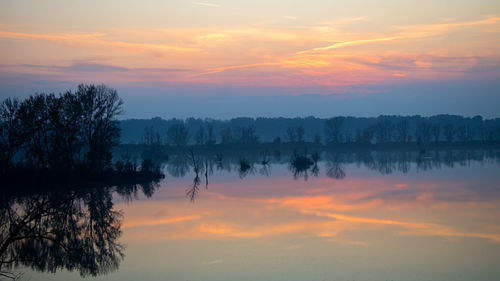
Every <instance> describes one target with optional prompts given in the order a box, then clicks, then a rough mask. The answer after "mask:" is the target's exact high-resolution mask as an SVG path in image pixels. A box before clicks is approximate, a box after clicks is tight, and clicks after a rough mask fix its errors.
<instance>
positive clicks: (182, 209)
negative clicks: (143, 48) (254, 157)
mask: <svg viewBox="0 0 500 281" xmlns="http://www.w3.org/2000/svg"><path fill="white" fill-rule="evenodd" d="M427 160H429V162H430V161H431V158H430V157H429V158H428V159H427ZM379 162H380V161H379ZM388 163H389V164H388V165H389V167H387V165H385V166H384V165H382V166H380V165H379V166H377V165H372V166H370V165H366V163H364V164H363V163H360V162H356V161H343V162H342V161H340V162H339V161H337V162H335V161H328V160H327V161H320V162H319V163H318V166H317V169H318V170H316V171H312V169H308V170H307V171H299V172H297V171H295V170H294V169H290V166H289V164H288V163H286V161H282V162H278V163H272V164H271V165H269V166H263V165H260V164H259V163H253V164H252V165H251V167H250V168H249V169H248V170H246V171H243V173H241V172H242V171H240V170H239V167H238V165H236V164H228V166H226V169H217V168H216V167H213V168H212V169H208V172H207V174H206V175H207V178H205V173H204V171H203V170H200V171H199V178H198V179H196V177H195V173H194V172H193V168H192V167H191V166H189V165H187V166H186V167H185V169H184V170H182V171H181V172H179V170H178V169H179V167H173V166H172V167H170V168H169V167H168V166H167V167H166V168H165V169H166V171H167V177H166V179H165V180H164V181H162V182H161V183H160V186H159V187H158V188H157V189H156V190H155V191H154V192H152V193H153V194H152V196H150V197H148V196H145V195H144V194H143V193H142V192H137V193H136V194H135V195H132V196H123V195H120V194H118V193H114V194H113V203H114V205H113V209H114V210H120V211H121V212H122V215H123V217H122V221H121V223H122V225H121V229H122V231H123V234H122V236H121V237H120V239H119V241H120V243H122V244H124V245H125V246H126V248H125V251H124V253H125V258H124V260H123V261H122V262H121V264H120V266H119V269H118V270H117V271H114V272H112V273H109V274H106V275H100V276H98V277H97V278H96V279H95V280H339V281H340V280H366V281H376V280H408V281H409V280H454V281H456V280H499V277H498V276H500V167H499V166H498V162H497V160H492V159H490V160H484V159H483V160H482V161H476V160H473V159H472V160H471V159H468V160H464V161H455V162H454V161H452V162H451V163H452V164H453V165H444V164H443V165H437V164H436V163H434V164H432V162H430V164H429V163H428V165H423V166H422V163H419V162H415V161H409V162H405V163H403V164H401V163H399V162H397V161H389V162H388ZM424 164H425V163H424ZM171 165H173V164H171ZM207 167H208V166H207ZM227 167H229V168H227ZM391 167H392V168H391ZM425 167H427V168H425ZM176 169H177V170H176ZM229 169H230V171H229ZM306 172H307V174H306ZM207 183H208V184H207ZM23 271H24V272H25V273H24V276H23V278H25V279H26V280H81V277H80V275H79V273H78V272H68V271H58V272H57V273H56V274H52V273H36V272H31V271H30V270H29V269H23ZM92 279H94V278H92Z"/></svg>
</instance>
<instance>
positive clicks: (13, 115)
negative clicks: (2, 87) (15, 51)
mask: <svg viewBox="0 0 500 281" xmlns="http://www.w3.org/2000/svg"><path fill="white" fill-rule="evenodd" d="M121 113H122V101H121V99H120V98H119V97H118V94H117V92H116V91H115V90H113V89H111V88H108V87H106V86H104V85H99V86H95V85H79V86H78V89H77V90H76V91H75V92H71V91H67V92H65V93H62V94H59V95H55V94H43V93H41V94H35V95H32V96H30V97H29V98H27V99H25V100H23V101H19V100H17V99H10V98H9V99H6V100H4V101H3V102H2V103H1V104H0V173H1V175H2V185H5V186H7V185H15V186H18V187H19V186H30V185H32V184H34V183H36V184H37V185H38V186H44V185H64V184H67V183H69V182H72V183H75V182H77V183H79V184H92V183H97V182H99V183H107V184H114V183H123V182H124V181H131V182H143V181H148V180H152V179H155V178H159V177H161V176H162V175H161V173H160V171H159V167H157V166H155V165H154V164H153V163H152V162H151V161H149V160H144V161H143V164H142V165H141V166H138V165H137V164H135V163H123V162H120V163H112V158H113V157H112V151H111V149H112V148H113V147H114V146H116V145H117V144H118V143H119V139H120V127H119V124H118V121H117V120H116V117H117V116H118V115H119V114H121Z"/></svg>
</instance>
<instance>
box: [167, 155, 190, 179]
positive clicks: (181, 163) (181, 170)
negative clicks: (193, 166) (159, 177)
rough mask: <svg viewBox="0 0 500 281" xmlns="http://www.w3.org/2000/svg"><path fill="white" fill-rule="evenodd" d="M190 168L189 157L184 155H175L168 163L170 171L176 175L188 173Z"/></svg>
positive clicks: (172, 174) (173, 175) (180, 175)
mask: <svg viewBox="0 0 500 281" xmlns="http://www.w3.org/2000/svg"><path fill="white" fill-rule="evenodd" d="M188 169H189V165H188V162H187V159H186V157H185V156H184V155H174V156H172V158H171V161H169V164H168V165H167V171H168V173H169V174H170V175H171V176H172V177H174V178H179V177H183V176H185V175H186V173H187V171H188Z"/></svg>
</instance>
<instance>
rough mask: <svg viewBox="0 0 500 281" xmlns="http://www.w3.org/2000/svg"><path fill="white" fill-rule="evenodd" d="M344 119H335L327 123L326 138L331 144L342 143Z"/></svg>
mask: <svg viewBox="0 0 500 281" xmlns="http://www.w3.org/2000/svg"><path fill="white" fill-rule="evenodd" d="M344 119H345V118H344V117H334V118H330V119H328V120H326V122H325V136H326V141H327V142H329V143H340V142H342V128H343V127H344Z"/></svg>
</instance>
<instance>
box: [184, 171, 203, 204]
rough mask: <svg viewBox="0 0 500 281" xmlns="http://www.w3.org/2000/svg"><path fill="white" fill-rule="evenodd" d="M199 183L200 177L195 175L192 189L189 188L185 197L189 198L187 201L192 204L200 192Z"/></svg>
mask: <svg viewBox="0 0 500 281" xmlns="http://www.w3.org/2000/svg"><path fill="white" fill-rule="evenodd" d="M200 182H201V180H200V177H199V176H198V174H197V173H196V174H195V176H194V179H193V185H192V187H190V188H189V189H188V190H187V192H186V196H187V197H189V201H191V202H194V200H195V199H196V195H197V194H198V193H199V192H200V188H199V185H200Z"/></svg>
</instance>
